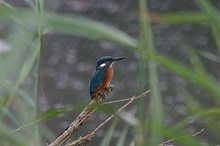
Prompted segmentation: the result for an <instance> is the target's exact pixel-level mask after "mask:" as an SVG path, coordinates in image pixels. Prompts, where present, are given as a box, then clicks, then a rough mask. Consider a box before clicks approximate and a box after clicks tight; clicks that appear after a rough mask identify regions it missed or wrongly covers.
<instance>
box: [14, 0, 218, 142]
mask: <svg viewBox="0 0 220 146" xmlns="http://www.w3.org/2000/svg"><path fill="white" fill-rule="evenodd" d="M45 2H46V9H48V10H52V11H56V12H57V13H62V14H77V15H80V16H84V17H87V18H90V19H93V20H97V21H100V22H103V23H107V24H110V25H112V26H114V27H116V28H118V29H120V30H122V31H124V32H126V33H127V34H129V35H130V36H132V37H134V38H138V27H139V26H138V1H137V0H126V1H124V0H92V1H91V0H74V1H70V0H63V1H58V0H47V1H45ZM212 2H213V3H215V6H216V7H217V8H220V3H219V1H217V0H216V1H212ZM17 5H23V3H22V2H21V3H19V2H17ZM149 10H150V12H153V13H166V12H185V11H200V8H199V7H198V5H197V3H196V1H193V0H191V1H189V0H181V1H173V0H163V1H161V0H150V1H149ZM152 29H153V33H154V37H155V46H156V49H157V50H158V51H159V52H161V53H163V54H166V55H169V56H171V57H172V58H174V59H175V58H176V59H178V60H180V61H181V62H183V63H189V62H188V61H187V60H188V58H187V49H188V47H187V46H190V47H194V48H198V49H199V50H204V51H210V52H213V53H216V52H217V49H216V45H215V42H214V40H213V37H212V34H211V30H210V28H209V27H208V26H207V25H195V24H182V25H176V24H166V23H162V24H153V26H152ZM105 55H111V56H127V59H126V60H123V61H121V62H118V63H115V64H114V69H115V76H114V78H113V81H112V83H113V84H114V85H116V87H117V89H116V90H115V91H114V92H113V93H112V94H111V97H112V98H114V99H119V98H122V97H131V96H132V95H134V94H136V93H138V91H139V82H138V75H139V72H138V70H139V67H138V66H139V59H140V57H139V56H138V54H136V53H134V52H131V51H129V50H128V49H126V48H125V47H123V46H120V45H117V44H113V43H110V42H105V41H99V40H98V41H94V40H88V39H85V38H78V37H74V36H70V35H65V34H54V33H50V34H47V35H45V36H44V50H43V55H42V78H43V82H42V85H43V89H44V92H45V94H42V92H41V91H39V109H40V110H41V111H46V110H49V109H52V108H59V107H64V106H68V105H77V104H80V103H86V102H89V101H90V96H89V92H88V84H89V81H90V77H91V74H92V72H93V70H94V68H95V66H96V61H97V59H98V58H100V57H102V56H105ZM204 62H205V63H206V66H207V69H209V72H210V74H211V75H215V74H216V68H213V67H212V66H209V61H207V60H205V59H204ZM146 74H147V75H148V70H146ZM159 77H160V78H159V79H160V89H161V93H162V97H163V104H164V107H165V114H166V115H165V125H166V126H169V125H172V124H173V123H176V122H177V121H179V120H180V119H181V118H183V117H185V116H186V115H187V109H186V107H185V105H184V103H183V99H182V98H183V97H181V95H180V94H179V93H178V90H177V89H178V88H181V87H184V88H188V89H189V90H190V91H191V93H193V95H194V96H197V97H200V99H201V100H202V101H201V102H203V103H205V104H206V105H212V101H211V100H210V99H209V95H208V94H206V93H204V92H203V91H202V90H200V89H198V88H195V87H191V86H189V84H188V83H187V82H186V81H184V80H183V79H181V78H180V77H177V76H175V75H174V74H172V73H169V72H168V71H167V70H166V69H164V68H159ZM146 82H147V83H148V80H146ZM146 89H148V86H147V87H146ZM146 108H147V107H146ZM131 109H132V110H134V111H135V109H136V105H135V104H133V106H131V107H129V108H128V109H127V110H128V111H129V110H131ZM78 113H79V111H74V112H71V113H66V114H65V115H62V116H59V117H56V118H53V119H50V120H48V121H47V122H46V125H47V127H49V128H50V129H51V130H52V131H53V132H54V133H55V135H58V134H59V133H60V132H61V131H63V130H64V129H65V128H66V127H67V126H68V125H69V124H70V122H71V121H72V120H73V119H74V118H75V117H76V116H77V114H78ZM105 116H106V115H105V114H102V113H98V114H96V115H95V116H92V117H91V118H90V119H89V121H88V122H87V123H86V124H85V125H84V126H83V127H82V129H81V130H80V131H78V134H79V135H84V134H86V133H87V132H88V131H90V130H93V129H94V128H95V127H96V126H97V125H98V124H99V122H100V119H101V120H104V118H105ZM199 124H201V123H199ZM199 124H196V125H197V126H195V124H189V126H188V129H189V131H191V132H193V131H195V130H198V129H200V128H201V127H202V124H201V126H200V125H199ZM109 125H110V124H108V125H107V126H105V128H102V129H101V130H100V131H99V132H98V133H97V135H96V136H95V138H94V141H92V142H91V143H90V145H98V144H99V143H100V140H101V138H102V136H103V135H104V134H105V133H106V131H107V129H108V127H109ZM196 128H198V129H196ZM120 129H121V127H118V130H116V133H115V138H116V139H117V137H118V135H120V132H121V131H120ZM129 134H130V135H129V137H131V138H132V135H134V129H130V132H129ZM205 137H206V138H204V140H208V141H213V142H216V143H217V141H218V142H219V140H217V139H215V138H213V137H212V136H211V135H206V136H205ZM128 140H129V139H128ZM129 142H130V141H127V143H129Z"/></svg>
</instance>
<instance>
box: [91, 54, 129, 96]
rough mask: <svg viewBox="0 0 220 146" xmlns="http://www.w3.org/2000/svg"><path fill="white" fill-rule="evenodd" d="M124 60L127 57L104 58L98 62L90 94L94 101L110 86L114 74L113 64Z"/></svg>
mask: <svg viewBox="0 0 220 146" xmlns="http://www.w3.org/2000/svg"><path fill="white" fill-rule="evenodd" d="M122 59H125V57H111V56H104V57H102V58H100V59H99V60H98V62H97V65H96V68H95V71H94V72H93V74H92V78H91V81H90V83H89V92H90V95H91V98H92V99H93V98H94V97H96V95H97V94H98V93H99V92H100V91H101V90H103V89H104V88H106V87H107V86H108V85H109V84H110V82H111V80H112V77H113V73H114V72H113V68H112V64H113V63H114V62H115V61H119V60H122Z"/></svg>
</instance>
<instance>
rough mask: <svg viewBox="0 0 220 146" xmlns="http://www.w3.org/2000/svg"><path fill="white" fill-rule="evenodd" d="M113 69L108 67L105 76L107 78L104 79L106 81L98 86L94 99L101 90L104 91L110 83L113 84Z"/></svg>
mask: <svg viewBox="0 0 220 146" xmlns="http://www.w3.org/2000/svg"><path fill="white" fill-rule="evenodd" d="M113 74H114V73H113V68H112V67H108V68H107V69H106V74H105V77H104V81H103V82H102V83H101V84H100V85H99V86H98V88H97V89H96V90H95V91H94V92H93V94H92V96H93V97H94V96H96V94H97V93H98V92H99V91H100V90H102V89H104V88H105V87H107V86H108V85H109V84H110V82H111V80H112V77H113Z"/></svg>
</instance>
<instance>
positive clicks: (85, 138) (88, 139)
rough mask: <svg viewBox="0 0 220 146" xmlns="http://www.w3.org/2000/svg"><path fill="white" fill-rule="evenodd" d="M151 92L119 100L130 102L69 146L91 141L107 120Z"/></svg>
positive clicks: (68, 145)
mask: <svg viewBox="0 0 220 146" xmlns="http://www.w3.org/2000/svg"><path fill="white" fill-rule="evenodd" d="M148 92H150V90H148V91H146V92H144V93H143V94H141V95H139V96H133V97H132V98H128V99H125V100H119V102H121V101H127V100H128V102H127V103H126V104H124V105H123V106H122V107H121V108H120V109H118V110H117V111H116V112H115V113H113V114H112V115H111V116H110V117H109V118H107V119H106V120H105V121H104V122H102V123H101V124H100V125H99V126H98V127H97V128H96V129H95V130H93V131H92V132H90V133H89V134H87V135H86V136H84V137H79V138H78V139H77V140H75V141H73V142H72V143H69V144H67V146H77V145H80V144H82V143H86V142H89V141H91V139H92V138H93V137H94V135H95V133H96V132H97V131H98V130H99V129H100V128H101V127H103V126H104V125H105V124H106V123H107V122H109V121H110V120H111V119H112V118H113V117H114V116H115V115H117V114H118V113H119V112H120V111H121V110H122V109H124V108H125V107H127V106H128V105H129V104H131V103H132V102H133V101H134V100H136V99H138V98H142V97H144V96H146V95H147V93H148Z"/></svg>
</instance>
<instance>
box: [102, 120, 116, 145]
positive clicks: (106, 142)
mask: <svg viewBox="0 0 220 146" xmlns="http://www.w3.org/2000/svg"><path fill="white" fill-rule="evenodd" d="M117 123H118V120H117V119H114V121H113V122H112V125H111V126H110V128H109V130H108V132H107V133H105V136H104V138H103V139H102V142H101V144H100V146H109V145H110V142H111V139H112V136H113V133H114V131H115V128H116V125H117Z"/></svg>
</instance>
